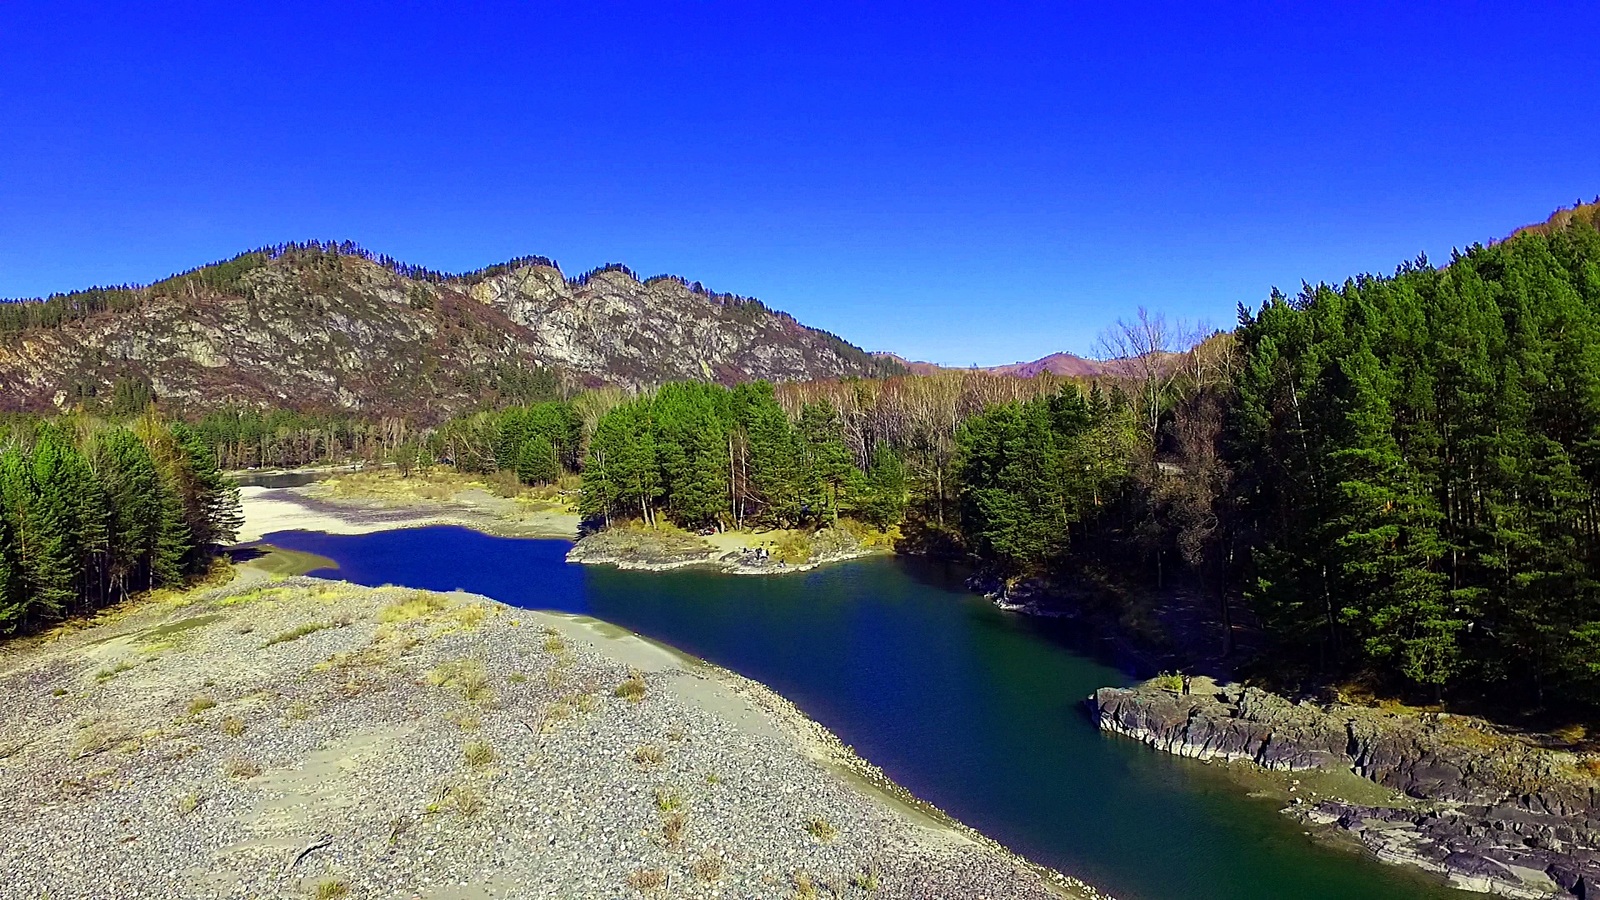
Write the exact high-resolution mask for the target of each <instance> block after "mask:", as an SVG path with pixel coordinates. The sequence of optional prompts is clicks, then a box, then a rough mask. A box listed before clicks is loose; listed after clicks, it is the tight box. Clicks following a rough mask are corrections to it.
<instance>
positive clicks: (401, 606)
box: [378, 591, 450, 624]
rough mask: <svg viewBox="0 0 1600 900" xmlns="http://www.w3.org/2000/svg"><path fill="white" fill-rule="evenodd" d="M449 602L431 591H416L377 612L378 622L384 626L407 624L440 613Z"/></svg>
mask: <svg viewBox="0 0 1600 900" xmlns="http://www.w3.org/2000/svg"><path fill="white" fill-rule="evenodd" d="M449 605H450V601H449V600H447V599H445V598H444V597H443V596H442V595H439V594H435V593H432V592H431V591H417V592H415V593H413V594H410V595H408V596H406V597H404V598H403V599H400V600H396V601H394V602H393V603H390V604H389V605H387V606H385V607H384V608H383V609H381V610H378V621H379V622H383V623H384V624H389V623H392V622H409V621H411V620H412V619H422V618H426V617H428V616H431V615H433V614H434V613H437V612H442V611H444V610H445V609H446V608H448V607H449Z"/></svg>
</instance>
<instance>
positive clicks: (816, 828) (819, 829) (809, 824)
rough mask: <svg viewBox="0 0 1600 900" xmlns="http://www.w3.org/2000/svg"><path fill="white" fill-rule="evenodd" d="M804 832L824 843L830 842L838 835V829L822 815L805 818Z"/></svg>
mask: <svg viewBox="0 0 1600 900" xmlns="http://www.w3.org/2000/svg"><path fill="white" fill-rule="evenodd" d="M806 833H807V834H809V835H811V836H812V837H814V838H816V839H817V840H818V841H821V842H822V843H824V844H831V843H833V841H834V839H835V838H837V837H838V836H839V829H837V828H835V827H833V823H832V822H829V821H828V820H827V819H825V818H823V817H822V816H812V817H811V818H809V819H807V820H806Z"/></svg>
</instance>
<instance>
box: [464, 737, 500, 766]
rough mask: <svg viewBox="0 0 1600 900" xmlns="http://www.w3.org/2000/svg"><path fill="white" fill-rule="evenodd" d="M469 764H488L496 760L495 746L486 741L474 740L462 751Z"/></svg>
mask: <svg viewBox="0 0 1600 900" xmlns="http://www.w3.org/2000/svg"><path fill="white" fill-rule="evenodd" d="M462 755H463V756H465V757H466V760H467V765H469V766H487V765H488V764H490V763H492V762H494V748H493V747H491V746H489V744H488V742H486V741H473V742H472V743H470V744H468V745H467V746H466V749H465V750H463V751H462Z"/></svg>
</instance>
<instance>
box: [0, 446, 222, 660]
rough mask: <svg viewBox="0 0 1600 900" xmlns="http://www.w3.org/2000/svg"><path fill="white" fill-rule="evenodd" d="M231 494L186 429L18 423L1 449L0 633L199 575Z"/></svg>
mask: <svg viewBox="0 0 1600 900" xmlns="http://www.w3.org/2000/svg"><path fill="white" fill-rule="evenodd" d="M238 494H239V491H238V488H237V487H236V486H235V485H234V484H233V482H232V481H230V480H229V479H227V478H226V477H225V476H224V475H223V474H222V472H221V471H220V470H219V469H218V467H217V463H216V459H215V457H214V456H213V454H212V452H211V449H210V448H209V447H208V446H207V445H206V444H205V442H204V441H203V440H201V439H200V437H199V435H198V434H197V433H196V432H195V431H194V430H193V429H191V428H189V427H188V426H186V425H182V424H169V423H166V422H163V421H161V420H160V419H159V418H156V417H155V416H153V415H146V416H144V417H142V418H139V419H137V420H136V421H133V422H131V423H129V424H128V425H103V424H91V423H81V422H77V421H74V420H71V419H60V420H56V421H49V422H26V421H23V422H18V423H14V424H13V426H12V427H11V429H10V434H9V436H8V437H5V438H4V439H3V440H0V632H3V633H7V634H13V633H19V632H28V631H33V630H35V629H37V628H39V627H40V626H42V625H45V624H48V623H50V622H54V621H58V620H61V619H64V618H66V617H69V616H75V615H81V614H84V613H89V612H93V611H95V610H97V609H100V608H102V607H105V606H107V605H109V604H111V603H115V602H117V601H119V600H121V599H123V598H125V597H127V596H129V595H130V594H132V593H134V592H138V591H146V590H150V589H152V588H156V587H162V586H166V585H175V584H181V583H182V582H184V581H185V580H187V579H189V578H192V577H195V576H198V575H201V574H203V573H204V572H205V571H206V570H207V568H208V567H209V566H210V563H211V558H212V554H213V553H214V551H215V550H216V549H217V548H218V547H219V546H221V545H225V544H228V543H231V542H232V541H233V539H234V534H235V533H236V531H237V530H238V527H239V525H240V522H241V518H240V514H239V497H238Z"/></svg>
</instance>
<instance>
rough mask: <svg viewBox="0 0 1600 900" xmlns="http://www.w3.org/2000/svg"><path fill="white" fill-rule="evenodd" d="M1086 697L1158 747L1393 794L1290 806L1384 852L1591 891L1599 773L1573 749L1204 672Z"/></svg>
mask: <svg viewBox="0 0 1600 900" xmlns="http://www.w3.org/2000/svg"><path fill="white" fill-rule="evenodd" d="M1089 703H1090V705H1091V708H1092V711H1093V712H1094V714H1095V716H1096V719H1097V721H1098V723H1099V726H1100V728H1101V729H1102V730H1104V731H1108V732H1112V733H1114V734H1120V735H1125V736H1128V737H1131V738H1134V739H1136V740H1140V741H1143V742H1144V743H1146V744H1148V745H1150V746H1151V747H1154V748H1156V749H1158V750H1163V751H1165V752H1168V753H1173V754H1177V755H1179V756H1186V757H1192V758H1196V759H1202V760H1226V761H1244V762H1247V763H1250V764H1253V765H1256V766H1260V767H1262V768H1265V769H1268V770H1273V771H1278V772H1302V771H1308V770H1321V771H1326V772H1353V773H1355V774H1357V775H1359V776H1361V777H1363V778H1366V779H1368V780H1370V781H1372V782H1374V783H1376V784H1378V785H1381V786H1383V787H1386V788H1389V789H1391V790H1392V791H1395V792H1397V795H1396V798H1397V799H1396V800H1395V802H1392V803H1389V804H1383V805H1362V804H1357V803H1353V802H1347V801H1345V800H1339V799H1329V800H1322V801H1320V802H1316V803H1303V802H1301V801H1299V800H1298V799H1297V800H1296V801H1294V805H1292V806H1290V807H1289V809H1288V812H1290V813H1291V814H1293V815H1296V816H1298V817H1300V818H1301V819H1303V820H1304V821H1307V822H1311V823H1316V824H1320V825H1324V826H1328V827H1330V828H1334V829H1338V830H1340V831H1342V832H1345V833H1348V834H1350V835H1352V836H1354V837H1356V838H1357V839H1358V840H1360V842H1361V843H1362V844H1363V845H1364V846H1366V848H1367V849H1368V850H1369V851H1370V852H1371V853H1372V854H1373V855H1374V856H1376V857H1377V858H1378V859H1380V860H1382V861H1383V862H1386V863H1391V864H1402V865H1411V866H1416V867H1419V868H1422V869H1426V870H1429V871H1432V872H1436V873H1439V874H1440V875H1443V876H1444V877H1445V878H1447V879H1448V880H1449V881H1450V882H1451V883H1452V884H1454V885H1455V886H1457V887H1460V888H1464V889H1467V890H1473V891H1482V892H1492V893H1496V894H1502V895H1505V896H1509V897H1528V898H1546V897H1569V896H1570V897H1582V898H1587V897H1593V896H1596V891H1597V890H1600V779H1597V778H1596V777H1595V776H1594V775H1593V774H1590V771H1589V770H1586V769H1585V768H1584V767H1582V766H1580V762H1582V760H1580V759H1579V758H1578V757H1577V756H1575V755H1574V754H1572V753H1568V752H1563V751H1556V750H1550V749H1546V748H1543V747H1540V746H1538V745H1537V744H1535V743H1534V742H1533V741H1531V740H1528V739H1523V738H1520V737H1515V736H1512V735H1508V734H1506V733H1504V732H1501V731H1499V730H1497V729H1495V728H1493V727H1492V726H1489V725H1488V724H1487V723H1484V722H1483V721H1481V720H1477V719H1473V718H1471V717H1465V716H1452V715H1448V714H1443V713H1437V714H1430V713H1420V714H1419V713H1409V712H1406V713H1401V712H1387V711H1384V710H1378V709H1370V708H1366V707H1357V706H1350V705H1347V704H1340V703H1329V704H1323V703H1316V702H1312V701H1300V702H1292V701H1290V700H1287V699H1285V698H1283V697H1279V696H1277V695H1274V694H1271V693H1268V692H1267V691H1263V690H1261V689H1259V688H1254V687H1242V686H1238V685H1216V684H1214V683H1213V682H1211V681H1209V679H1196V680H1195V682H1194V687H1193V690H1192V692H1191V693H1189V694H1187V695H1185V694H1183V693H1182V692H1181V691H1175V690H1171V689H1169V688H1168V687H1166V686H1164V685H1163V684H1162V683H1161V682H1160V681H1159V680H1158V681H1153V682H1149V683H1146V684H1143V685H1139V686H1136V687H1132V688H1101V689H1100V690H1098V691H1096V692H1095V693H1094V695H1093V696H1092V697H1090V698H1089ZM1401 795H1403V797H1402V796H1401Z"/></svg>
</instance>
